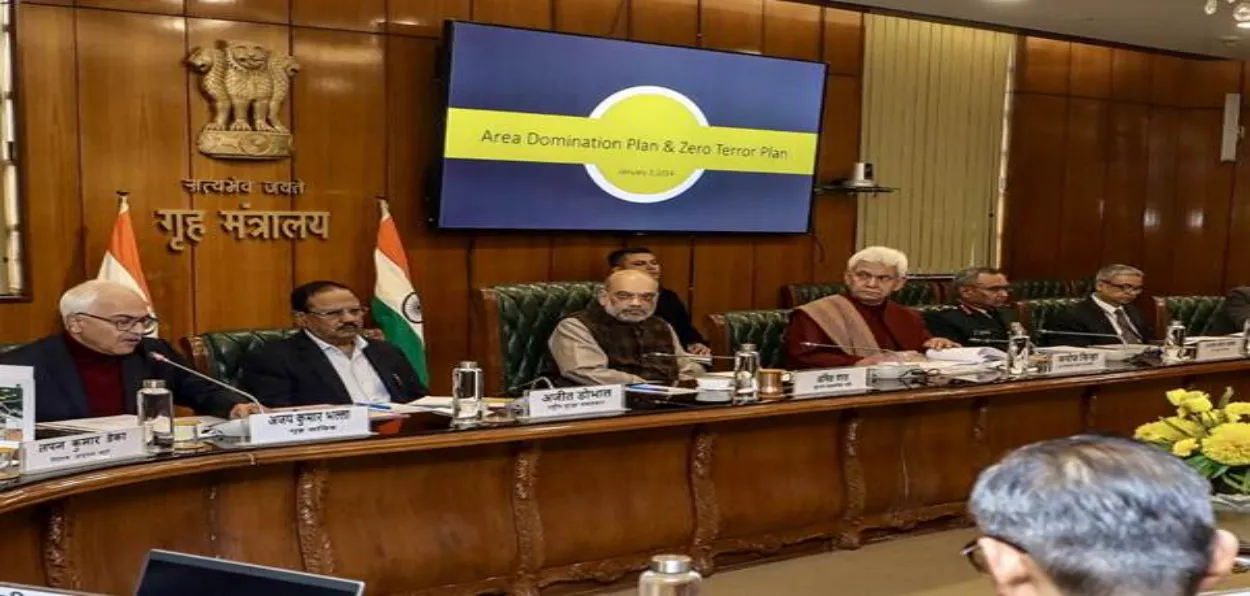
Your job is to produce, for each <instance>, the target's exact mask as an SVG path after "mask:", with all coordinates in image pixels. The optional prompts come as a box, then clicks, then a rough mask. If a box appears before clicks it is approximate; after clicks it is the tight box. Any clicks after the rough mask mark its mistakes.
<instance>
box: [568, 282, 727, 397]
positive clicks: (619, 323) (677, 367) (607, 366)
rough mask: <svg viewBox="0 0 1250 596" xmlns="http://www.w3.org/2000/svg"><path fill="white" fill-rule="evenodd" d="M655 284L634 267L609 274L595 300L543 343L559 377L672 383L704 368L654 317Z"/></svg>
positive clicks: (611, 382) (579, 380) (593, 381)
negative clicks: (557, 368) (546, 346)
mask: <svg viewBox="0 0 1250 596" xmlns="http://www.w3.org/2000/svg"><path fill="white" fill-rule="evenodd" d="M659 293H660V285H659V282H657V281H656V280H655V278H653V277H651V276H650V275H647V274H646V273H645V272H642V271H638V270H636V269H624V270H621V271H617V272H615V273H613V274H612V275H609V276H608V279H607V281H606V282H604V285H603V287H602V288H601V289H600V290H599V294H598V299H597V300H596V301H593V302H591V303H590V306H588V307H587V308H586V309H585V310H583V311H580V312H577V313H574V314H572V315H570V316H569V317H566V318H565V319H563V320H562V321H560V323H559V324H558V325H556V329H555V332H554V333H552V334H551V339H550V341H549V342H548V344H547V345H548V347H549V348H550V350H551V358H552V360H554V361H555V363H556V366H557V367H559V369H560V376H561V377H563V378H564V379H565V380H566V381H569V382H572V383H575V384H578V385H615V384H626V385H628V384H632V383H644V382H650V383H660V384H664V385H673V384H675V383H676V382H677V381H679V380H685V379H691V378H693V377H694V376H696V375H698V374H700V373H702V372H703V367H701V366H700V365H699V364H698V362H697V361H696V360H694V359H693V358H691V357H688V355H687V354H686V352H685V350H684V349H682V345H681V340H680V339H678V337H677V333H676V332H675V331H673V328H672V327H671V326H670V325H669V324H668V323H666V322H664V320H663V319H661V318H659V317H656V316H654V315H655V305H656V301H657V299H658V297H659Z"/></svg>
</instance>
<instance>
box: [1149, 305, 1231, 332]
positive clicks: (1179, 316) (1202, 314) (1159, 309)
mask: <svg viewBox="0 0 1250 596" xmlns="http://www.w3.org/2000/svg"><path fill="white" fill-rule="evenodd" d="M1224 300H1225V298H1224V297H1223V296H1155V297H1154V307H1155V329H1156V330H1157V332H1158V333H1160V334H1162V333H1164V332H1165V331H1166V330H1167V328H1168V325H1170V324H1171V323H1172V321H1174V320H1175V321H1180V322H1181V323H1184V324H1185V330H1186V332H1187V333H1188V334H1189V335H1203V334H1205V333H1206V332H1207V329H1209V328H1210V327H1211V323H1212V322H1214V321H1215V315H1216V313H1218V312H1220V309H1222V308H1224Z"/></svg>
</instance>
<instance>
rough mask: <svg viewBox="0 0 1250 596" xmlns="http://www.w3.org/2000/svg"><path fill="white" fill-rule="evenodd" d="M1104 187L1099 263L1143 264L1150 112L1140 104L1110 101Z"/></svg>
mask: <svg viewBox="0 0 1250 596" xmlns="http://www.w3.org/2000/svg"><path fill="white" fill-rule="evenodd" d="M1108 109H1109V110H1110V113H1109V115H1108V118H1109V121H1110V123H1109V126H1108V128H1107V131H1108V139H1107V140H1108V147H1107V173H1106V180H1105V183H1104V185H1103V188H1104V191H1103V196H1104V197H1105V208H1104V209H1103V217H1102V224H1103V233H1102V237H1103V242H1102V261H1101V262H1102V263H1128V264H1132V265H1135V266H1138V267H1140V266H1142V264H1143V262H1144V261H1143V258H1144V254H1143V249H1142V237H1143V223H1142V219H1143V217H1144V214H1145V208H1146V193H1147V175H1146V168H1147V167H1148V165H1149V163H1150V152H1149V144H1148V138H1149V129H1150V109H1149V108H1148V107H1147V106H1145V105H1142V104H1135V103H1121V102H1112V103H1110V104H1109V106H1108Z"/></svg>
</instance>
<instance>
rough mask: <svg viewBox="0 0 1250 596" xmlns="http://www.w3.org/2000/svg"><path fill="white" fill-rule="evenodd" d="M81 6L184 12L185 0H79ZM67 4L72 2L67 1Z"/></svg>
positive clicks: (149, 11)
mask: <svg viewBox="0 0 1250 596" xmlns="http://www.w3.org/2000/svg"><path fill="white" fill-rule="evenodd" d="M77 1H78V7H79V8H107V9H110V10H127V11H131V12H143V13H150V14H177V15H180V14H182V11H183V10H184V8H185V7H184V4H185V2H184V0H77ZM66 4H70V3H69V2H66Z"/></svg>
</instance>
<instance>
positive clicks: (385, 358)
mask: <svg viewBox="0 0 1250 596" xmlns="http://www.w3.org/2000/svg"><path fill="white" fill-rule="evenodd" d="M291 311H292V312H293V313H294V315H293V316H294V318H295V326H296V327H298V328H299V329H300V332H298V333H296V334H294V335H292V336H290V337H288V338H286V339H282V340H277V341H271V342H269V343H268V344H266V345H265V346H264V347H263V348H261V349H259V350H255V351H253V352H252V353H251V354H250V355H248V357H247V358H246V359H245V361H244V363H243V376H242V378H241V379H240V384H241V385H242V386H243V388H244V389H245V390H247V391H250V392H251V393H252V394H253V395H255V396H256V398H257V399H259V400H260V401H261V403H263V404H265V405H266V406H270V407H287V406H303V405H321V404H352V403H357V404H382V403H387V402H392V401H394V402H408V401H412V400H414V399H417V398H419V397H423V396H425V395H427V394H428V393H429V391H428V390H426V388H425V385H423V384H421V381H420V380H419V379H418V378H417V372H416V370H414V369H413V368H412V365H411V364H410V363H409V362H408V359H407V357H405V356H404V353H403V352H402V351H401V350H400V349H399V348H398V347H397V346H395V345H393V344H391V343H390V342H386V341H380V340H373V339H366V338H365V337H364V336H362V335H361V332H362V331H364V328H365V316H366V315H367V314H368V313H369V309H367V308H365V307H364V306H362V305H361V304H360V299H359V298H357V297H356V295H355V294H354V293H352V291H351V290H350V289H348V288H347V286H344V285H343V284H340V283H336V282H333V281H314V282H310V283H306V284H304V285H302V286H300V287H298V288H295V290H294V291H292V292H291Z"/></svg>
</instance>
